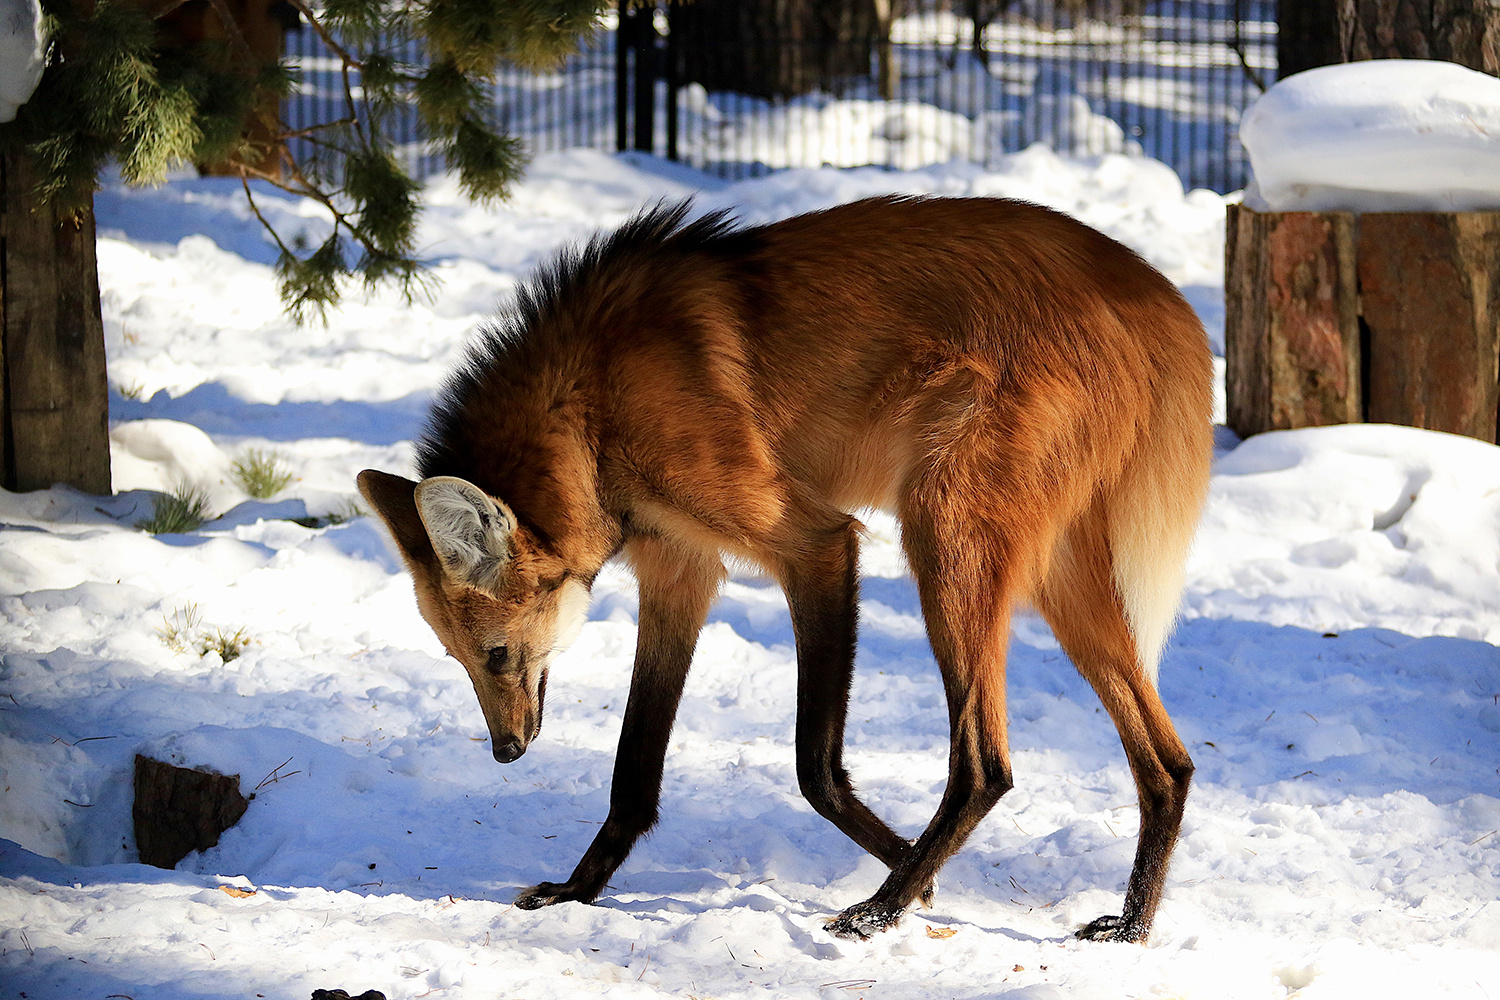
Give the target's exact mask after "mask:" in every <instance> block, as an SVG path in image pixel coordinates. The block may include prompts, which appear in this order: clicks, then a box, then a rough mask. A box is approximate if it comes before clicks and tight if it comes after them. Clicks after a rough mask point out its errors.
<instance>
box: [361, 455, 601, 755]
mask: <svg viewBox="0 0 1500 1000" xmlns="http://www.w3.org/2000/svg"><path fill="white" fill-rule="evenodd" d="M359 491H360V493H361V494H362V495H363V496H364V498H365V500H366V501H367V502H368V503H369V505H370V507H371V508H372V509H373V510H374V511H375V513H376V514H378V515H380V518H381V519H382V520H383V521H385V524H386V527H388V528H389V529H390V532H391V535H392V537H393V538H394V539H395V541H396V546H397V548H398V549H399V550H400V552H401V556H402V558H403V559H404V560H405V561H406V565H407V567H408V568H409V569H410V570H411V575H412V579H413V581H414V582H415V584H416V591H417V607H418V609H419V610H420V611H421V612H422V617H423V618H425V619H426V620H427V624H428V625H431V626H432V630H433V631H434V632H436V633H437V636H438V638H439V639H440V640H442V643H443V645H444V646H445V647H447V650H448V653H449V655H451V656H452V657H453V658H454V659H455V660H457V661H458V662H459V663H462V664H463V666H464V669H465V670H467V671H468V673H469V679H470V680H471V681H473V683H474V693H475V694H477V695H478V696H479V707H480V709H481V710H482V711H483V712H484V719H485V722H486V723H487V724H488V726H489V730H490V741H491V745H492V747H493V749H494V753H495V759H496V760H498V761H500V762H501V763H502V764H508V763H510V762H511V761H513V760H515V759H516V758H518V757H520V756H521V754H523V753H525V752H526V747H527V745H528V744H530V743H531V741H532V740H533V739H535V738H536V735H537V733H538V732H539V731H540V730H541V727H542V702H543V698H544V696H545V694H546V690H547V669H548V667H549V666H550V665H551V662H552V658H553V657H554V656H556V655H557V654H558V653H560V652H561V651H562V650H564V649H566V648H567V647H568V646H569V645H570V644H571V643H572V642H573V640H574V639H575V638H577V636H578V631H579V629H580V628H582V626H583V622H584V620H585V618H586V616H587V612H588V601H589V591H588V587H587V585H586V584H585V583H584V582H583V581H582V580H580V579H578V578H577V577H575V576H574V575H573V574H571V573H570V572H569V570H568V567H567V566H565V565H563V563H562V561H561V560H560V559H558V558H557V556H555V555H553V554H552V553H550V552H549V551H548V550H547V548H546V547H545V546H543V545H541V544H540V543H538V542H537V540H536V539H535V538H534V537H532V535H531V534H530V532H528V531H527V530H526V528H525V527H524V526H523V525H521V524H519V523H518V522H517V520H516V517H515V515H514V514H512V513H511V511H510V509H509V508H508V507H506V506H505V504H504V503H503V502H501V501H499V500H497V499H495V498H494V497H491V496H489V495H488V494H486V493H485V492H484V491H483V490H481V489H479V488H478V487H477V486H475V485H474V484H473V483H470V482H467V481H465V480H463V479H458V478H455V477H453V476H434V477H433V478H431V479H424V480H423V481H422V482H420V483H415V482H412V481H411V480H409V479H403V478H402V477H400V476H393V475H390V474H388V473H384V472H376V471H375V470H373V469H366V470H365V471H364V472H361V473H360V474H359Z"/></svg>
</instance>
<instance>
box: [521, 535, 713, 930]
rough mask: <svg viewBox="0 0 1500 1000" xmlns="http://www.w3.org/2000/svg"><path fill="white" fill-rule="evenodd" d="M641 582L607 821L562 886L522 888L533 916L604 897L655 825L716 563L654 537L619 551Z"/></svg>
mask: <svg viewBox="0 0 1500 1000" xmlns="http://www.w3.org/2000/svg"><path fill="white" fill-rule="evenodd" d="M625 554H626V557H627V558H628V559H629V560H630V562H631V564H632V566H633V567H634V569H635V572H636V577H637V579H638V580H639V582H640V593H641V611H640V632H639V635H638V637H637V640H636V654H635V669H634V672H633V673H632V674H631V678H630V696H629V698H628V700H627V701H626V703H625V721H624V725H623V727H622V728H621V730H620V748H619V751H618V752H617V754H616V756H615V769H614V777H613V779H612V781H611V784H610V791H609V816H608V817H607V818H606V819H605V821H604V825H603V826H602V827H600V829H599V833H598V834H597V835H596V836H595V837H594V842H593V843H592V844H591V845H589V849H588V851H587V852H585V854H584V855H583V859H582V860H581V861H579V862H578V866H577V867H576V868H575V869H574V870H573V874H572V876H570V877H569V879H568V880H567V881H566V882H561V883H559V882H543V883H541V884H540V885H535V886H532V887H531V888H529V889H524V890H522V891H521V893H520V894H519V895H517V897H516V905H517V906H519V907H521V908H522V909H526V910H533V909H536V908H538V907H541V906H547V905H550V904H552V903H562V902H566V901H569V900H580V901H583V902H588V901H590V900H593V899H594V898H596V897H597V896H598V895H599V893H600V892H602V891H603V890H604V886H605V884H606V883H607V882H608V881H609V878H610V876H611V875H613V874H614V873H615V869H617V868H619V867H620V864H621V862H623V861H624V860H625V858H626V856H627V855H629V854H630V849H631V848H632V847H633V846H635V842H636V841H637V840H638V839H639V838H640V837H641V835H642V834H644V833H645V832H646V831H648V830H650V829H651V827H653V826H654V825H655V824H656V818H657V807H658V804H659V802H660V799H661V780H662V769H663V766H664V763H665V760H666V754H667V741H668V739H669V738H670V737H671V735H672V723H673V721H674V720H675V719H676V717H677V706H678V703H679V702H680V701H681V699H682V687H683V683H684V682H685V681H686V680H687V674H688V668H689V667H690V666H691V664H692V660H693V648H694V646H695V645H696V644H697V641H698V633H699V631H700V630H701V629H702V628H703V623H704V621H705V620H706V619H707V617H708V609H709V606H710V605H711V604H712V603H713V599H714V596H715V594H716V593H717V592H718V588H719V585H720V583H721V582H722V580H723V575H724V567H723V564H722V563H721V562H720V561H719V559H718V557H717V556H714V555H708V554H705V553H702V552H697V551H690V550H685V549H682V548H679V547H676V546H668V545H667V544H666V543H663V542H661V541H658V540H656V539H653V538H649V537H647V538H638V539H635V540H632V542H631V543H630V544H628V545H627V546H626V551H625Z"/></svg>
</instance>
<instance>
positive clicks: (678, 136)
mask: <svg viewBox="0 0 1500 1000" xmlns="http://www.w3.org/2000/svg"><path fill="white" fill-rule="evenodd" d="M972 6H977V5H972V4H962V3H952V2H946V3H930V2H929V3H925V4H920V5H918V7H919V10H918V12H917V13H913V14H910V15H908V16H906V17H902V18H900V19H898V20H897V21H896V22H895V24H894V26H893V28H892V31H891V34H890V46H889V48H888V50H887V51H886V52H885V53H881V52H880V51H879V50H880V48H881V46H880V45H879V44H878V43H876V44H870V45H868V46H866V47H865V49H863V50H861V51H860V52H859V53H858V56H859V58H857V59H856V60H855V63H854V64H853V65H851V64H850V63H849V61H848V60H844V64H843V65H842V66H838V67H834V68H833V70H831V71H830V70H829V69H828V67H827V65H826V64H827V60H826V59H825V60H823V64H822V66H821V72H820V73H818V74H815V76H816V79H815V81H814V85H811V86H809V85H808V84H807V83H806V81H805V80H798V81H795V82H793V83H792V84H791V85H790V86H787V87H783V88H782V90H783V92H781V93H774V92H772V93H766V94H763V95H761V96H756V95H755V94H753V93H747V92H745V91H746V90H753V89H756V88H754V87H738V88H736V89H729V88H727V87H725V86H723V85H722V74H718V75H717V76H718V79H716V74H714V73H712V72H707V71H705V69H704V67H706V66H707V67H712V66H716V65H725V64H728V63H732V62H736V61H738V62H744V61H746V60H747V59H748V58H749V56H748V55H747V52H749V51H750V50H752V49H756V47H758V49H759V51H761V52H762V53H764V52H770V53H772V54H773V55H774V57H775V58H776V59H779V60H781V62H782V63H783V65H784V64H785V63H786V62H787V61H789V60H790V61H791V62H794V63H795V62H797V61H798V60H814V59H815V57H816V53H813V52H810V51H807V50H806V49H805V46H807V45H808V44H809V43H807V42H805V41H796V40H793V39H789V38H777V37H775V35H774V33H771V32H766V31H760V32H756V33H755V35H754V37H753V38H749V39H746V38H745V36H744V35H743V34H741V35H739V36H738V37H736V38H735V40H734V41H732V42H730V43H724V44H726V45H728V46H731V47H719V48H715V45H716V44H717V43H715V42H714V41H713V40H712V39H711V38H705V37H704V32H703V31H702V30H701V29H699V30H694V31H692V32H689V31H687V30H686V29H685V28H684V27H683V26H682V24H681V22H680V18H681V15H680V13H678V11H680V9H681V8H679V7H676V6H673V7H659V8H655V9H649V8H648V9H646V10H636V11H633V12H629V13H627V15H626V16H625V17H623V18H616V17H614V16H613V15H611V16H610V17H608V18H607V19H606V23H605V25H604V26H603V28H602V29H601V30H600V31H599V32H598V34H597V35H596V37H595V39H594V40H593V42H592V43H590V44H589V45H587V46H586V47H585V48H584V49H583V50H582V51H580V52H579V53H578V54H577V55H575V56H574V57H573V58H572V59H570V60H569V61H568V63H567V64H566V65H565V66H564V67H563V68H562V69H560V70H559V71H558V72H555V73H548V74H542V75H532V74H529V73H524V72H521V71H507V72H502V73H501V74H500V75H499V76H498V78H497V79H496V81H495V83H494V85H493V87H492V93H493V98H494V103H493V114H494V116H495V120H496V121H497V122H498V123H499V124H500V125H502V126H503V127H504V128H505V129H506V130H507V131H509V132H510V134H512V135H516V136H519V137H520V138H522V139H524V140H525V141H526V143H527V145H528V146H529V147H530V149H531V150H532V151H533V152H545V151H549V150H555V149H564V148H570V147H578V146H583V147H589V148H594V149H601V150H610V151H612V150H617V149H642V150H646V151H649V152H652V153H654V154H656V155H659V156H663V157H667V158H670V159H674V160H679V161H682V162H685V163H688V164H690V165H692V166H694V167H698V168H700V169H703V170H705V171H708V172H711V173H714V174H718V175H720V176H724V177H730V178H738V177H743V176H747V175H755V174H761V173H765V172H768V171H771V170H778V169H785V168H789V167H819V166H824V165H832V166H838V167H853V166H866V165H875V166H882V167H888V168H894V169H913V168H916V167H921V166H925V165H928V164H934V163H943V162H948V161H953V160H962V161H970V162H974V163H978V164H982V165H988V166H993V165H994V164H995V163H996V162H997V161H998V159H999V158H1000V157H1001V156H1003V155H1005V154H1006V153H1011V152H1015V151H1018V150H1021V149H1024V148H1026V147H1027V146H1029V145H1031V144H1033V143H1037V142H1040V143H1045V144H1046V145H1048V146H1051V147H1052V148H1053V149H1055V150H1057V151H1058V152H1060V153H1065V154H1070V155H1084V156H1087V155H1099V154H1104V153H1126V154H1144V155H1147V156H1151V157H1154V158H1156V159H1159V160H1161V161H1163V162H1165V163H1167V164H1169V165H1170V166H1172V167H1173V168H1174V169H1175V170H1176V171H1177V172H1178V174H1179V175H1180V176H1181V177H1182V179H1183V182H1184V184H1185V185H1186V186H1188V187H1207V188H1211V189H1213V190H1216V191H1221V192H1222V191H1230V190H1235V189H1237V188H1239V187H1242V186H1243V185H1244V184H1245V181H1246V174H1247V164H1246V160H1245V156H1244V151H1243V149H1242V148H1241V147H1240V144H1239V132H1238V123H1239V119H1240V115H1241V113H1242V112H1243V111H1244V109H1245V108H1246V107H1247V106H1248V104H1250V103H1251V102H1252V101H1254V99H1255V98H1256V97H1257V96H1258V95H1259V93H1260V92H1261V89H1262V88H1263V87H1264V86H1268V85H1269V84H1270V83H1271V82H1272V81H1273V80H1274V79H1275V73H1276V55H1275V48H1276V45H1275V43H1276V5H1275V0H1149V2H1147V3H1145V4H1144V5H1143V6H1141V7H1140V8H1139V13H1137V14H1134V15H1129V16H1124V15H1116V16H1114V17H1111V18H1109V19H1107V20H1090V19H1084V18H1079V19H1074V18H1072V17H1070V16H1069V14H1068V13H1067V10H1068V9H1069V8H1067V7H1066V6H1064V5H1061V4H1054V3H1052V2H1050V0H1012V2H1011V3H1009V4H1006V5H1005V6H1006V7H1007V8H1008V9H1007V10H1006V11H1005V12H1004V14H1003V15H1001V16H999V17H996V18H995V19H994V20H992V21H991V22H989V23H988V24H987V25H983V26H982V27H981V30H980V31H979V35H978V38H977V40H976V38H975V25H974V22H973V21H972V20H971V19H970V18H968V17H965V16H963V15H962V13H961V11H964V10H967V9H969V8H970V7H972ZM992 6H993V5H992ZM674 25H677V30H676V31H674ZM674 35H675V36H677V37H676V38H674ZM689 42H690V43H691V48H689V47H688V43H689ZM799 46H802V47H804V48H799ZM883 55H884V58H882V56H883ZM406 56H407V57H408V58H410V59H412V60H413V61H419V56H420V53H419V52H417V51H416V50H415V49H414V48H410V49H408V50H406ZM288 59H289V60H290V61H291V62H292V63H293V65H295V66H296V67H298V68H299V69H300V71H301V85H300V88H299V93H298V94H297V95H296V96H295V97H294V98H292V99H291V100H290V101H289V102H288V107H287V108H286V109H285V112H286V120H287V122H288V124H290V125H292V126H293V127H301V126H302V125H305V124H310V123H311V122H312V121H313V120H314V118H315V116H317V115H320V114H321V115H328V114H329V113H330V112H333V114H332V117H335V118H337V117H341V116H342V112H341V111H339V110H338V109H339V108H341V107H342V102H343V90H342V79H341V76H340V67H339V65H338V64H337V61H336V60H333V59H331V58H330V57H329V56H328V55H327V53H326V52H324V51H322V49H321V43H320V42H319V40H318V39H317V37H316V36H315V35H314V34H313V33H312V32H310V31H305V30H304V31H300V32H293V33H292V34H291V35H289V36H288ZM751 61H753V60H751ZM860 63H862V64H863V65H859V64H860ZM882 67H885V69H886V75H885V76H884V77H883V79H884V80H885V81H886V85H885V87H882V86H881V80H882V75H881V70H882ZM761 89H763V90H770V91H774V90H775V89H776V88H775V87H769V88H761ZM786 91H795V92H792V93H788V92H786ZM333 101H336V102H338V103H337V105H336V106H334V105H330V104H329V103H328V102H333ZM324 120H327V119H326V118H325V119H324ZM395 124H396V127H397V130H398V131H397V134H398V135H399V136H400V138H401V142H402V146H401V153H402V155H403V157H404V158H405V159H406V161H407V162H408V164H409V165H410V166H411V167H412V169H413V170H414V171H415V172H416V173H417V174H418V175H420V176H425V175H427V174H430V173H432V172H435V171H438V170H441V169H442V164H441V162H440V159H439V158H437V157H434V156H432V155H430V153H429V152H428V151H427V148H426V146H425V144H424V143H423V142H422V139H421V136H420V135H419V133H418V130H417V124H418V123H417V120H416V116H415V113H414V112H412V113H403V114H401V115H399V116H398V120H397V121H396V123H395Z"/></svg>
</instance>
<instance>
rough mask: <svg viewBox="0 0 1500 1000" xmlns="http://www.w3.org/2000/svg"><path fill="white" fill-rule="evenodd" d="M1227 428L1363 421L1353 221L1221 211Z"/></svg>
mask: <svg viewBox="0 0 1500 1000" xmlns="http://www.w3.org/2000/svg"><path fill="white" fill-rule="evenodd" d="M1224 257H1225V261H1224V297H1225V315H1224V326H1225V329H1224V340H1225V358H1224V361H1225V380H1226V386H1225V389H1226V393H1227V397H1228V398H1227V405H1228V421H1229V426H1230V427H1232V428H1233V429H1234V431H1235V433H1237V434H1239V435H1240V436H1241V437H1248V436H1249V435H1251V434H1259V433H1260V432H1262V431H1268V430H1285V429H1287V428H1291V427H1318V426H1326V425H1329V424H1342V423H1349V422H1352V421H1357V420H1360V419H1361V418H1362V399H1361V386H1360V341H1359V317H1358V303H1359V295H1358V291H1357V286H1356V275H1355V257H1354V216H1352V215H1351V214H1349V213H1347V212H1265V213H1262V212H1255V211H1252V210H1250V209H1247V208H1244V207H1243V206H1240V205H1231V206H1229V213H1228V217H1227V226H1226V232H1225V247H1224Z"/></svg>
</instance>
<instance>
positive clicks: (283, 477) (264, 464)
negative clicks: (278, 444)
mask: <svg viewBox="0 0 1500 1000" xmlns="http://www.w3.org/2000/svg"><path fill="white" fill-rule="evenodd" d="M285 463H286V456H285V455H283V454H281V452H279V451H261V450H260V449H259V448H249V449H246V451H245V452H244V454H242V455H240V457H239V458H237V459H235V460H234V465H233V472H234V481H235V482H237V483H239V484H240V489H242V490H244V491H245V492H246V493H247V494H248V495H250V496H252V497H254V498H255V499H257V500H269V499H271V498H272V497H273V496H275V495H276V494H278V493H280V492H281V491H282V490H284V489H286V488H287V484H289V483H290V482H291V481H292V473H291V470H290V469H288V468H287V467H286V465H285Z"/></svg>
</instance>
